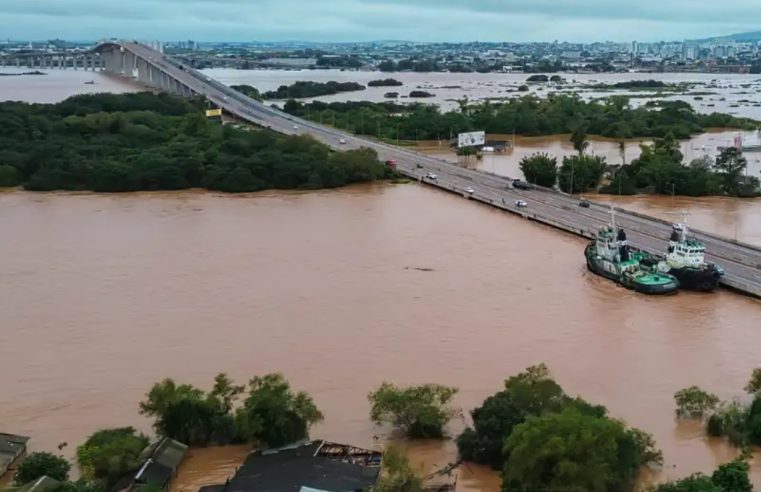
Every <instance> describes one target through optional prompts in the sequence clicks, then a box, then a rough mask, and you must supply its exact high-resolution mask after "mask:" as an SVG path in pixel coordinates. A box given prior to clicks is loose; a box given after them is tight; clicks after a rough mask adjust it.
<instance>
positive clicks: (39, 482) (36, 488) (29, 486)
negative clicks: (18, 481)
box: [6, 475, 61, 492]
mask: <svg viewBox="0 0 761 492" xmlns="http://www.w3.org/2000/svg"><path fill="white" fill-rule="evenodd" d="M59 485H61V482H59V481H58V480H56V479H55V478H50V477H49V476H47V475H43V476H42V477H40V478H38V479H36V480H33V481H31V482H29V483H25V484H24V485H22V486H21V487H13V488H9V489H6V490H7V491H8V492H44V491H45V490H49V489H53V488H55V487H58V486H59Z"/></svg>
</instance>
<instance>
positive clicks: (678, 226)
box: [671, 224, 684, 231]
mask: <svg viewBox="0 0 761 492" xmlns="http://www.w3.org/2000/svg"><path fill="white" fill-rule="evenodd" d="M671 228H672V229H674V230H675V231H683V230H684V224H674V225H672V226H671Z"/></svg>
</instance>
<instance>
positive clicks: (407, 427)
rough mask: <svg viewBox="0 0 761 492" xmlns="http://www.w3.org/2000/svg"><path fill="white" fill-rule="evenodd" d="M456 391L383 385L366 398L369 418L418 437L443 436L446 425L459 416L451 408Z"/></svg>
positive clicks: (429, 387) (442, 388)
mask: <svg viewBox="0 0 761 492" xmlns="http://www.w3.org/2000/svg"><path fill="white" fill-rule="evenodd" d="M455 394H457V388H453V387H449V386H442V385H439V384H424V385H420V386H409V387H406V388H399V387H397V386H394V385H393V384H391V383H387V382H384V383H383V384H381V385H380V387H379V388H378V389H376V390H375V391H373V392H371V393H370V394H369V395H367V398H368V400H369V401H370V403H371V408H370V418H371V419H372V421H373V422H375V423H376V424H381V423H383V422H388V423H390V424H392V425H394V426H396V427H398V428H400V429H401V430H402V431H404V433H405V434H407V435H408V436H409V437H415V438H433V437H442V436H443V435H444V426H445V425H446V424H447V422H449V421H450V420H451V419H452V417H454V415H455V414H456V412H455V410H453V409H452V408H450V407H449V403H450V402H451V401H452V398H453V397H454V395H455Z"/></svg>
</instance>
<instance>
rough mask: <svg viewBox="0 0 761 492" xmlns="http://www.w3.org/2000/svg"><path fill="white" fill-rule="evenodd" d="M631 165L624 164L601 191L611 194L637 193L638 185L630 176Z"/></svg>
mask: <svg viewBox="0 0 761 492" xmlns="http://www.w3.org/2000/svg"><path fill="white" fill-rule="evenodd" d="M628 167H629V166H624V167H622V168H620V169H619V170H618V172H616V174H615V175H614V176H613V179H612V180H611V181H610V183H608V184H607V185H606V186H603V187H602V188H600V193H607V194H609V195H636V194H637V187H636V186H635V184H634V180H633V179H632V178H631V177H630V176H629V170H628Z"/></svg>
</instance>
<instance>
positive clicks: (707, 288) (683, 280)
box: [669, 268, 721, 292]
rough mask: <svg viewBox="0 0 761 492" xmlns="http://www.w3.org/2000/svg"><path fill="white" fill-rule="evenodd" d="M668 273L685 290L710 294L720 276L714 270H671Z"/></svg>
mask: <svg viewBox="0 0 761 492" xmlns="http://www.w3.org/2000/svg"><path fill="white" fill-rule="evenodd" d="M669 273H670V274H671V275H673V276H674V277H676V278H677V280H679V285H680V286H681V287H682V288H683V289H686V290H695V291H698V292H712V291H714V290H715V289H716V287H718V285H719V280H721V274H720V273H719V272H718V271H717V270H715V269H697V268H672V269H671V270H670V271H669Z"/></svg>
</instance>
